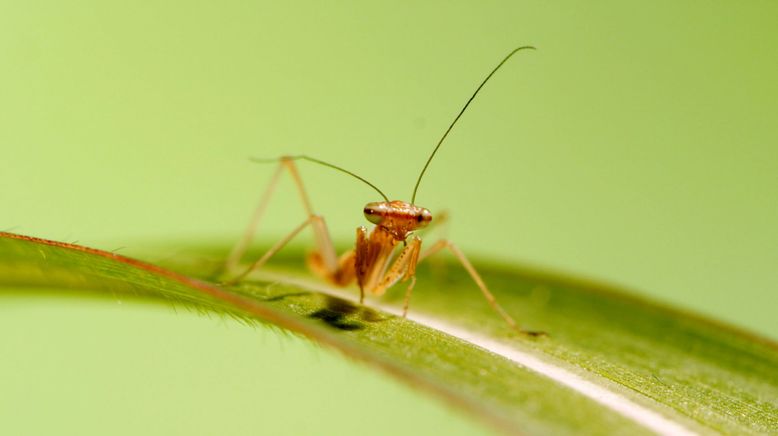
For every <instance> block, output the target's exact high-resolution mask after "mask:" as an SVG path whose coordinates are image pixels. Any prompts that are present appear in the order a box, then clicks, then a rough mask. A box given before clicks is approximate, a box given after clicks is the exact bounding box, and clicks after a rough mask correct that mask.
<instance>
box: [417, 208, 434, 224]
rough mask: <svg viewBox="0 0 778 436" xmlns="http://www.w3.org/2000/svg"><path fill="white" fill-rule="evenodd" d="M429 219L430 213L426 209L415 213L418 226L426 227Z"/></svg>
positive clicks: (430, 218)
mask: <svg viewBox="0 0 778 436" xmlns="http://www.w3.org/2000/svg"><path fill="white" fill-rule="evenodd" d="M430 221H432V214H431V213H430V212H429V211H428V210H424V211H422V213H420V214H418V215H416V222H417V223H418V226H419V227H420V228H421V227H426V226H427V224H429V223H430Z"/></svg>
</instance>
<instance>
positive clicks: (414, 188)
mask: <svg viewBox="0 0 778 436" xmlns="http://www.w3.org/2000/svg"><path fill="white" fill-rule="evenodd" d="M527 49H532V50H535V47H532V46H530V45H525V46H523V47H519V48H516V49H514V50H513V51H511V52H510V53H508V56H505V58H503V60H502V61H500V63H499V64H497V66H496V67H494V69H493V70H492V72H491V73H489V75H488V76H486V78H485V79H484V81H483V82H481V84H480V85H478V88H476V90H475V92H474V93H473V95H472V96H470V99H469V100H467V103H465V105H464V106H463V107H462V110H461V111H459V114H458V115H457V116H456V118H454V121H453V122H452V123H451V125H450V126H448V129H446V133H444V134H443V136H442V137H441V138H440V141H438V145H436V146H435V149H434V150H432V154H430V157H429V158H428V159H427V163H425V164H424V168H422V170H421V174H419V178H418V179H417V180H416V186H414V187H413V196H411V204H414V203H415V202H416V191H418V190H419V183H421V178H422V177H424V173H425V172H426V171H427V167H428V166H429V165H430V162H431V161H432V158H433V157H435V153H437V152H438V149H439V148H440V144H442V143H443V140H444V139H446V136H448V133H449V132H450V131H451V129H452V128H453V127H454V125H455V124H456V123H457V121H459V118H460V117H461V116H462V114H463V113H465V110H466V109H467V107H468V106H470V102H472V101H473V99H474V98H475V96H476V95H478V91H480V90H481V88H483V87H484V85H486V82H488V81H489V79H491V78H492V76H493V75H494V73H496V72H497V70H499V69H500V67H502V65H503V64H504V63H505V62H507V61H508V59H510V58H511V56H513V55H514V54H516V53H517V52H519V51H521V50H527Z"/></svg>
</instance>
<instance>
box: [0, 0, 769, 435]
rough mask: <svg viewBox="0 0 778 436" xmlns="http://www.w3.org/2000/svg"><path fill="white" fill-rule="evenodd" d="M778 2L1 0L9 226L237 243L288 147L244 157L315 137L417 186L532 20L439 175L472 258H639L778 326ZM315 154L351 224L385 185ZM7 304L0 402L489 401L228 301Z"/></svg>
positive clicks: (74, 424)
mask: <svg viewBox="0 0 778 436" xmlns="http://www.w3.org/2000/svg"><path fill="white" fill-rule="evenodd" d="M776 16H778V6H776V5H775V4H774V3H771V2H767V1H752V2H739V3H735V2H729V3H727V2H709V3H706V4H702V3H698V2H652V3H651V4H648V3H644V2H642V3H640V2H589V3H578V2H558V3H555V4H550V3H541V2H471V3H464V2H458V3H452V2H423V3H422V2H405V3H398V2H392V3H387V4H385V5H379V4H372V5H368V4H366V3H364V2H353V3H345V2H342V3H330V4H322V3H318V2H310V3H306V2H285V3H284V4H283V5H282V4H281V3H280V2H268V3H254V2H151V1H146V2H143V1H141V2H132V3H128V2H96V1H95V2H90V1H73V2H53V1H48V2H46V1H43V2H34V1H33V2H10V1H3V2H2V6H0V150H2V161H0V212H1V213H0V229H3V230H11V231H14V232H18V233H24V234H30V235H35V236H41V237H47V238H52V239H57V240H65V241H78V242H79V243H82V244H86V245H90V246H96V247H100V248H105V249H116V248H120V247H123V249H122V251H120V252H121V253H126V254H133V253H137V252H142V251H143V249H144V247H148V246H150V244H151V243H153V242H159V241H169V242H171V244H170V245H171V246H173V247H175V245H176V243H177V242H183V241H187V242H193V241H194V242H196V241H203V242H208V241H214V240H216V241H223V242H231V241H233V240H234V239H235V238H236V237H237V235H238V234H239V232H240V231H241V230H242V228H243V226H244V225H245V223H246V220H247V218H248V216H249V214H250V212H251V209H252V207H253V205H254V204H255V202H256V199H257V198H258V196H259V194H260V192H261V190H262V188H263V186H264V184H265V182H266V181H267V179H268V177H269V175H270V173H271V172H272V168H271V167H269V166H261V165H256V164H252V163H250V162H249V161H248V159H247V158H248V157H250V156H259V157H274V156H278V155H282V154H289V153H292V154H297V153H307V154H311V155H314V156H317V157H319V158H321V159H324V160H328V161H331V162H334V163H337V164H339V165H342V166H344V167H346V168H349V169H351V170H353V171H355V172H357V173H359V174H361V175H363V176H365V177H367V178H368V179H370V180H371V181H373V182H374V183H376V184H377V185H378V186H379V187H381V188H382V189H383V190H384V191H386V192H387V193H388V194H389V196H390V197H393V198H400V199H409V198H408V197H409V196H410V192H411V190H412V187H413V183H414V182H415V178H416V176H417V174H418V172H419V170H420V169H421V166H422V165H423V163H424V159H426V157H427V155H428V153H429V152H430V151H431V148H432V147H433V145H434V144H435V142H436V141H437V139H438V138H439V136H440V135H441V134H442V132H443V130H445V128H446V127H447V125H448V123H449V122H450V121H451V119H452V118H453V116H454V115H455V114H456V112H457V111H458V110H459V108H460V107H461V105H462V104H463V103H464V101H465V100H466V99H467V97H469V95H470V93H471V92H472V91H473V89H474V88H475V86H476V85H477V84H478V82H479V81H480V80H481V79H482V78H483V76H484V75H485V74H486V73H487V72H488V70H489V69H490V68H491V67H492V66H493V65H494V64H495V63H496V62H497V61H498V60H499V59H500V58H501V57H502V56H503V55H504V54H505V53H507V52H508V51H509V50H510V49H512V48H513V47H515V46H517V45H524V44H532V45H535V46H537V47H538V48H539V50H538V51H536V52H523V53H520V54H519V55H517V56H516V57H515V58H514V59H512V60H511V61H510V63H509V64H507V65H506V67H505V68H504V70H503V71H500V73H499V74H498V75H496V76H495V77H494V80H493V81H492V82H491V83H489V85H488V86H487V87H486V88H485V89H484V92H483V94H482V95H480V96H479V97H478V99H477V100H476V102H475V104H474V105H473V106H472V107H471V109H470V111H469V112H468V113H467V114H466V115H465V116H464V117H463V118H462V120H461V123H460V124H459V125H458V126H457V127H456V128H455V129H454V131H453V133H452V135H451V136H450V138H449V139H448V142H447V143H446V144H445V145H444V147H443V148H442V149H441V151H440V153H439V155H438V157H437V158H436V160H435V161H434V162H433V163H432V165H431V167H430V169H429V171H428V173H427V176H426V179H425V180H424V182H423V183H422V186H421V188H420V191H419V196H418V199H417V200H418V203H419V204H420V205H423V206H425V207H428V208H430V209H431V210H432V211H433V213H435V212H437V211H440V210H447V211H449V212H450V213H451V215H452V225H451V228H450V230H449V235H450V237H451V239H453V240H454V241H456V242H457V243H459V245H460V246H461V247H462V248H463V249H464V250H465V251H466V252H467V253H469V254H470V255H471V256H473V257H478V256H480V257H482V258H484V257H486V258H494V259H503V260H508V261H511V262H520V263H524V264H531V265H540V266H543V267H549V268H553V269H557V270H563V271H569V272H573V273H577V274H580V275H584V276H588V277H593V278H597V279H600V280H605V281H610V282H613V283H617V284H621V285H625V286H627V287H629V288H632V289H635V290H636V291H635V292H638V293H640V294H642V295H646V296H650V297H652V298H655V299H658V300H660V301H665V302H669V303H673V304H676V305H679V306H681V307H684V308H687V309H690V310H693V311H696V312H699V313H703V314H706V315H710V316H712V317H714V318H716V319H720V320H723V321H727V322H730V323H733V324H736V325H739V326H741V327H744V328H747V329H750V330H752V331H754V332H757V333H760V334H762V335H766V336H769V337H772V338H773V339H776V338H778V320H776V310H775V308H776V307H778V293H776V291H775V290H776V289H778V268H776V267H775V265H776V264H777V263H778V226H776V222H778V201H776V198H777V197H778V123H776V120H777V119H778V80H776V78H778V55H776V53H777V52H776V47H778V31H776V30H775V17H776ZM301 167H302V172H303V177H304V178H305V180H306V181H308V186H309V188H310V194H311V197H312V199H313V201H314V205H315V207H316V209H317V210H318V212H320V213H322V214H323V215H325V216H326V217H327V220H328V222H329V225H330V228H331V230H332V232H333V234H334V237H335V238H336V239H337V240H339V241H342V242H343V243H344V244H346V243H348V242H349V240H350V238H352V237H353V231H354V228H355V227H356V226H357V225H361V224H363V221H364V220H363V218H362V216H361V207H362V206H363V204H364V203H366V202H368V201H374V200H376V198H375V195H374V194H373V193H372V191H370V190H369V189H368V188H366V187H365V186H364V185H361V184H360V183H358V182H356V181H354V180H350V179H348V178H346V177H344V176H342V175H340V174H337V173H333V172H332V171H331V170H327V169H325V168H318V167H315V166H312V165H306V164H305V163H302V164H301ZM298 203H299V202H298V201H297V198H296V197H295V196H294V192H293V190H292V189H291V186H290V184H289V183H288V181H287V182H286V183H283V184H282V187H281V188H280V189H279V191H278V193H277V196H276V198H275V201H274V203H273V205H272V206H271V209H270V211H269V216H268V219H267V220H266V221H265V222H264V223H263V230H262V232H263V234H264V235H265V236H275V237H278V236H279V235H280V234H282V233H283V232H284V231H285V230H288V229H290V228H291V227H292V226H293V225H295V224H296V223H297V222H299V221H300V220H301V219H302V218H303V214H302V209H301V207H300V206H299V204H298ZM305 238H309V235H306V236H305ZM173 253H174V251H173V250H171V252H170V253H160V254H159V255H160V256H164V255H169V254H173ZM419 291H422V288H420V289H419ZM0 329H1V330H2V331H3V332H5V333H3V334H2V335H0V338H2V339H0V346H1V347H2V350H3V351H2V354H3V355H4V358H3V359H2V363H0V370H2V373H3V374H5V375H4V376H3V378H4V379H3V381H2V385H0V423H2V424H0V429H3V428H10V429H20V428H21V429H27V430H29V432H30V433H51V432H52V431H54V429H56V430H58V431H60V432H62V433H66V434H68V433H69V434H75V433H79V432H80V431H82V430H85V431H93V432H103V431H105V430H106V429H111V431H113V432H117V431H118V432H120V433H121V432H122V431H124V432H126V433H127V434H137V433H138V432H140V431H143V432H146V431H149V430H150V429H151V430H155V431H156V433H157V434H169V433H170V432H180V433H183V432H186V433H188V434H214V433H216V432H219V431H220V430H227V431H234V432H238V431H241V432H245V431H251V430H252V429H260V428H261V429H264V430H268V429H273V431H275V432H281V431H286V432H288V433H289V434H294V433H298V432H306V431H307V432H313V431H315V430H318V431H321V429H322V428H325V429H331V428H340V429H342V431H344V432H346V433H353V434H356V433H359V432H360V431H364V430H365V429H366V428H367V429H370V431H371V432H381V431H383V432H385V433H387V434H388V433H392V432H400V431H409V430H411V429H415V430H418V431H430V430H432V429H437V430H439V431H441V432H443V431H446V432H450V431H452V429H455V430H460V431H462V432H465V433H466V432H468V431H477V430H476V429H478V427H471V425H472V424H468V423H467V421H465V420H463V418H460V417H457V416H456V413H455V412H451V411H448V410H447V409H445V408H443V407H442V406H438V405H436V404H435V403H434V402H433V401H432V400H428V399H426V398H420V397H419V396H418V395H416V394H415V393H414V392H412V391H410V390H408V389H405V388H402V387H399V386H397V385H396V384H395V383H394V382H393V381H390V380H385V377H384V376H382V375H377V374H374V373H372V372H370V371H368V370H366V369H364V368H362V367H361V366H358V365H353V364H350V363H346V362H343V361H341V360H340V359H339V358H337V357H334V356H333V355H331V353H329V352H324V351H318V350H316V349H315V347H312V346H310V345H307V344H306V343H305V342H304V341H300V340H297V339H291V338H283V339H276V337H277V335H276V334H275V333H270V332H264V331H257V330H256V329H253V328H246V327H241V326H238V325H237V324H234V323H232V322H231V321H226V320H221V319H210V318H201V317H198V316H196V315H193V314H189V313H187V312H184V313H182V312H178V313H175V312H173V311H171V310H169V309H165V308H162V309H161V310H160V309H159V308H150V307H147V306H143V305H138V304H124V305H121V306H117V304H115V303H114V302H113V301H112V302H110V303H100V302H87V301H73V300H60V299H52V298H48V299H32V298H30V299H26V298H10V297H9V298H7V299H5V301H4V303H3V304H2V305H0ZM9 355H13V358H7V356H9ZM54 362H65V363H63V364H61V365H59V364H54ZM111 381H113V382H114V383H111ZM292 399H294V401H292ZM12 406H13V407H12ZM336 406H337V407H336ZM96 417H99V419H97V418H96ZM41 418H47V419H41ZM312 422H315V423H316V425H318V426H322V427H311V426H310V425H311V423H312ZM17 426H22V427H17ZM261 426H267V427H261Z"/></svg>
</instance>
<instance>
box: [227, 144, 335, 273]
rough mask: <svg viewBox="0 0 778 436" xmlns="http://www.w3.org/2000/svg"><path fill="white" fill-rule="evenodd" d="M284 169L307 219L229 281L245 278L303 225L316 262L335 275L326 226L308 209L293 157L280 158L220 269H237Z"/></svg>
mask: <svg viewBox="0 0 778 436" xmlns="http://www.w3.org/2000/svg"><path fill="white" fill-rule="evenodd" d="M284 169H286V170H287V171H288V172H289V174H290V175H291V176H292V180H293V181H294V184H295V186H296V187H297V191H298V194H299V196H300V200H301V202H302V203H303V207H304V209H305V212H306V214H307V215H308V217H307V219H306V220H305V221H304V222H303V223H302V224H300V225H299V226H298V227H297V228H295V230H293V231H292V232H291V233H290V234H289V235H287V236H286V237H285V238H283V239H282V240H281V241H279V242H278V243H277V244H276V245H274V246H273V247H272V248H271V249H270V250H268V252H266V253H265V254H264V255H263V256H262V257H261V258H260V259H259V260H257V261H256V262H254V264H253V266H252V267H251V268H249V270H247V271H245V272H244V273H242V274H240V275H239V276H238V277H237V278H236V279H232V280H231V281H230V282H233V283H236V282H237V281H239V280H240V279H242V278H243V277H245V276H246V275H247V274H248V273H249V272H251V271H253V270H255V269H257V268H259V267H261V266H262V265H263V264H264V263H265V262H266V261H267V260H268V259H269V258H270V257H271V256H272V255H273V254H275V253H276V252H277V251H279V250H280V249H281V248H283V247H284V246H285V245H286V243H288V242H289V241H290V240H291V239H293V238H294V237H295V236H296V235H297V234H298V233H299V232H300V231H302V230H303V228H305V227H306V226H307V225H310V226H311V229H312V230H313V233H314V236H315V240H316V251H315V254H317V255H318V257H319V259H320V263H321V264H322V265H323V267H324V268H325V269H326V270H328V271H330V272H331V274H335V271H336V270H338V268H339V265H338V263H339V261H338V257H337V254H336V252H335V247H334V245H333V243H332V239H331V238H330V234H329V230H328V228H327V224H326V223H325V221H324V218H323V217H321V216H319V215H316V214H314V212H313V207H312V206H311V201H310V199H309V198H308V193H307V191H306V189H305V186H304V184H303V181H302V178H301V177H300V173H299V172H298V170H297V166H296V165H295V163H294V158H292V157H282V158H280V159H279V164H278V167H277V169H276V171H275V173H273V176H272V177H271V179H270V182H269V183H268V186H267V188H265V191H264V193H263V194H262V197H261V198H260V201H259V203H258V205H257V207H256V209H255V210H254V213H253V215H252V218H251V220H250V222H249V224H248V226H247V227H246V230H245V231H244V234H243V236H242V237H241V239H240V240H239V241H238V242H237V243H236V244H235V246H234V247H233V249H232V250H231V252H230V254H229V256H228V258H227V261H226V263H225V267H224V269H225V272H226V273H227V274H229V273H230V272H231V271H235V270H236V269H237V266H238V264H239V262H240V260H241V258H242V257H243V255H244V254H245V252H246V250H247V249H248V247H249V245H250V244H251V241H252V240H253V239H254V236H255V234H256V230H257V227H258V226H259V222H260V221H261V218H262V216H263V215H264V213H265V210H266V209H267V205H268V203H269V202H270V198H271V197H272V195H273V193H274V192H275V190H276V187H277V185H278V180H279V178H280V176H281V173H282V172H283V171H284Z"/></svg>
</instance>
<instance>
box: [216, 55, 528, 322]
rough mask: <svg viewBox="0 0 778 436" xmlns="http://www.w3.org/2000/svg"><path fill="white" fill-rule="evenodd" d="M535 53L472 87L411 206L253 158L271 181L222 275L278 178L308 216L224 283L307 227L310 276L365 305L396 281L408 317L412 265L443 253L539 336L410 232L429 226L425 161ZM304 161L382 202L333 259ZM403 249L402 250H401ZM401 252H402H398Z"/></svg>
mask: <svg viewBox="0 0 778 436" xmlns="http://www.w3.org/2000/svg"><path fill="white" fill-rule="evenodd" d="M530 49H534V47H532V46H522V47H518V48H516V49H514V50H512V51H511V52H510V53H508V55H507V56H505V57H504V58H503V59H502V61H500V63H499V64H497V66H496V67H494V68H493V69H492V71H491V72H490V73H489V74H488V75H487V76H486V78H485V79H484V80H483V81H482V82H481V84H480V85H479V86H478V88H476V90H475V92H474V93H473V94H472V96H471V97H470V99H469V100H468V101H467V102H466V103H465V105H464V106H463V107H462V109H461V110H460V111H459V114H458V115H457V116H456V118H454V121H453V122H452V123H451V124H450V125H449V127H448V129H447V130H446V131H445V133H444V134H443V136H442V137H441V138H440V140H439V141H438V143H437V145H436V146H435V148H434V149H433V151H432V153H431V154H430V156H429V158H428V159H427V161H426V163H425V164H424V167H423V168H422V170H421V173H420V174H419V177H418V179H417V180H416V185H415V186H414V188H413V195H412V196H411V201H410V202H407V201H402V200H389V198H388V197H387V196H386V195H385V194H384V193H383V192H382V191H381V190H380V189H378V187H376V186H375V185H373V184H372V183H370V182H369V181H367V180H366V179H364V178H362V177H360V176H358V175H357V174H355V173H353V172H351V171H348V170H346V169H344V168H341V167H339V166H337V165H333V164H331V163H328V162H325V161H322V160H319V159H316V158H313V157H310V156H307V155H296V156H283V157H281V158H277V159H253V160H254V161H256V162H263V163H267V162H277V163H278V166H277V168H276V171H275V173H274V174H273V176H272V177H271V180H270V183H269V184H268V186H267V188H266V189H265V192H264V194H263V195H262V197H261V199H260V201H259V204H258V206H257V208H256V210H255V211H254V215H253V217H252V219H251V221H250V223H249V225H248V226H247V228H246V230H245V232H244V234H243V237H242V238H241V239H240V240H239V241H238V242H237V243H236V244H235V246H234V247H233V248H232V250H231V252H230V254H229V256H228V258H227V261H226V267H225V270H226V271H235V270H236V269H237V268H238V265H239V263H240V261H241V258H242V257H243V255H244V254H245V252H246V250H247V249H248V247H249V244H250V243H251V241H252V240H253V238H254V234H255V232H256V228H257V226H258V224H259V221H260V219H261V217H262V215H263V214H264V211H265V209H266V206H267V204H268V202H269V200H270V198H271V196H272V194H273V192H274V191H275V189H276V185H277V183H278V180H279V178H280V176H281V174H282V173H283V172H284V171H286V172H288V173H289V174H290V175H291V177H292V179H293V181H294V184H295V186H296V188H297V191H298V193H299V195H300V199H301V201H302V204H303V207H304V209H305V212H306V215H307V217H306V218H305V220H304V221H303V222H302V223H300V224H299V225H298V226H297V227H295V228H294V230H292V231H291V232H290V233H289V234H287V235H286V236H284V237H283V238H281V239H280V240H279V241H277V242H276V243H275V244H274V245H273V246H271V247H270V248H269V249H268V250H267V251H266V252H265V254H264V255H262V256H261V257H260V258H259V259H257V260H255V261H254V262H253V263H251V264H250V265H249V266H248V267H247V268H246V269H244V270H243V272H241V273H240V274H237V275H236V276H234V277H233V278H231V279H230V280H229V281H228V282H227V284H236V283H238V282H240V281H241V280H243V279H244V278H246V276H248V275H249V274H250V273H251V272H252V271H255V270H257V269H259V268H261V267H262V266H263V265H265V263H266V262H267V261H268V260H269V259H270V258H271V257H272V256H273V255H274V254H276V253H277V252H278V251H279V250H281V249H282V248H283V247H284V246H286V245H287V244H288V243H289V242H290V241H291V240H292V239H294V238H295V237H296V236H297V235H298V234H299V233H300V232H301V231H302V230H303V229H305V228H306V227H310V228H311V229H312V230H313V234H314V239H315V244H316V245H315V249H314V250H313V251H312V252H311V253H310V254H309V255H308V259H307V263H308V266H309V269H311V270H312V271H313V273H314V274H316V275H317V276H319V277H321V278H323V279H324V280H326V281H328V282H330V283H332V284H333V285H336V286H347V285H349V284H351V283H353V282H354V281H356V283H357V285H358V286H359V302H360V304H364V299H365V294H366V293H370V294H373V295H376V296H380V295H383V294H384V293H385V292H386V290H387V289H389V288H391V287H392V286H394V285H395V284H397V283H398V282H408V285H407V287H406V290H405V298H404V300H403V317H405V316H406V315H407V313H408V306H409V303H410V298H411V293H412V291H413V288H414V286H415V284H416V266H417V264H418V263H419V262H421V261H423V260H424V259H426V258H428V257H429V256H432V255H434V254H436V253H438V252H440V251H442V250H448V251H450V252H451V254H453V255H454V257H455V258H456V259H457V260H458V261H459V263H461V265H462V266H463V267H464V269H465V270H466V271H467V273H468V274H469V275H470V277H471V278H472V280H473V281H474V282H475V284H476V285H477V287H478V288H479V289H480V291H481V293H482V294H483V296H484V298H485V299H486V300H487V302H488V303H489V305H490V306H491V308H492V309H493V310H494V311H495V312H496V313H497V314H498V315H499V316H500V317H501V318H502V319H503V320H505V322H506V323H507V324H508V325H509V326H510V327H511V328H512V329H514V330H516V331H518V332H520V333H522V334H525V335H529V336H538V335H539V334H542V333H539V332H533V331H528V330H524V329H521V328H520V327H519V326H518V325H517V323H516V321H515V320H514V319H513V318H512V317H511V316H510V315H509V314H508V313H507V312H506V311H505V310H504V309H503V308H502V306H500V304H499V303H498V302H497V300H496V299H495V297H494V295H493V294H492V292H491V291H490V290H489V288H488V287H487V286H486V283H484V281H483V279H482V278H481V276H480V275H479V274H478V271H476V269H475V268H474V267H473V265H472V264H471V263H470V261H469V260H468V259H467V257H466V256H465V254H464V253H463V252H462V251H461V250H460V249H459V248H458V247H457V246H456V245H455V244H454V243H453V242H451V241H449V240H447V239H441V240H438V241H436V242H435V243H433V244H432V245H431V246H430V247H429V248H426V249H425V250H422V239H421V238H420V237H419V236H418V235H417V234H416V233H415V231H417V230H420V229H423V228H425V227H427V226H429V225H430V224H431V223H432V220H433V218H432V213H431V212H430V211H429V210H428V209H426V208H424V207H421V206H418V205H416V204H415V202H416V194H417V192H418V189H419V184H420V183H421V180H422V177H423V176H424V173H425V172H426V171H427V168H428V167H429V164H430V162H431V161H432V159H433V158H434V157H435V154H436V153H437V152H438V149H439V148H440V146H441V144H443V141H444V140H445V139H446V137H447V136H448V134H449V133H450V132H451V130H452V129H453V127H454V125H456V123H457V121H459V119H460V117H461V116H462V114H464V113H465V110H467V108H468V106H469V105H470V103H471V102H472V101H473V99H475V97H476V95H478V93H479V92H480V91H481V89H482V88H483V86H484V85H485V84H486V83H487V82H488V81H489V79H490V78H491V77H492V76H493V75H494V73H496V72H497V70H499V69H500V68H501V67H502V66H503V65H504V64H505V62H507V61H508V59H510V58H511V57H512V56H513V55H515V54H516V53H518V52H519V51H522V50H530ZM301 160H304V161H308V162H312V163H316V164H319V165H323V166H325V167H329V168H331V169H334V170H337V171H340V172H343V173H345V174H348V175H350V176H352V177H354V178H356V179H358V180H360V181H362V182H363V183H365V184H367V185H368V186H370V187H371V188H373V189H374V190H375V191H376V192H377V193H378V194H380V196H381V197H382V198H383V201H377V202H371V203H368V204H367V205H365V207H364V209H363V213H364V216H365V218H366V219H367V221H369V222H370V223H372V224H373V225H374V226H373V228H372V229H371V230H368V229H367V227H365V226H359V227H357V229H356V243H355V246H354V248H352V249H350V250H348V251H346V252H345V253H343V254H342V255H340V256H338V254H337V252H336V250H335V246H334V245H333V243H332V239H331V237H330V233H329V230H328V228H327V224H326V223H325V220H324V217H322V216H321V215H318V214H316V213H315V212H314V210H313V207H312V205H311V201H310V199H309V197H308V194H307V191H306V189H305V185H304V183H303V180H302V177H300V173H299V171H298V168H297V164H296V162H297V161H301ZM401 246H402V247H401ZM400 247H401V248H400Z"/></svg>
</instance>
